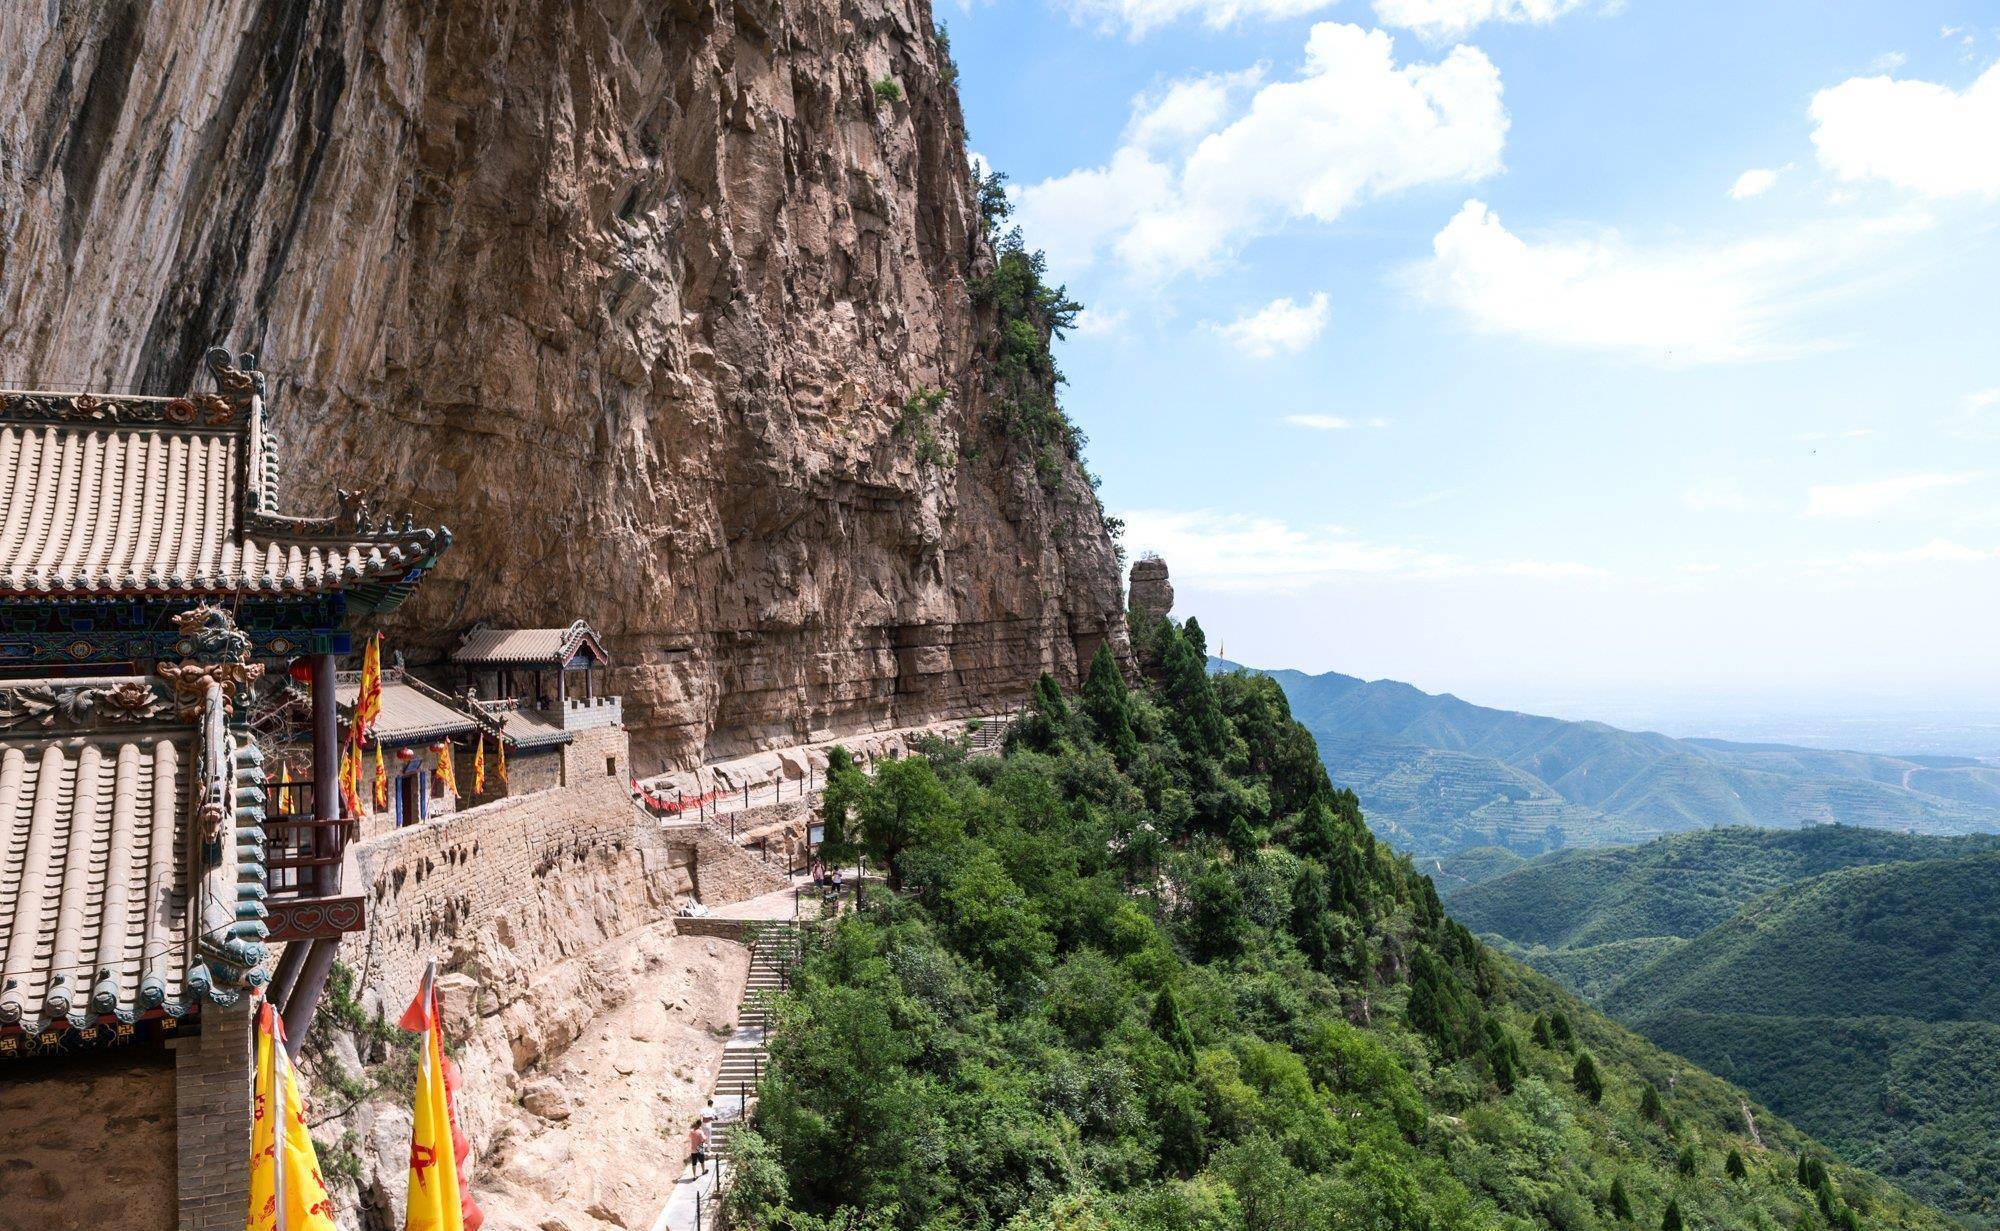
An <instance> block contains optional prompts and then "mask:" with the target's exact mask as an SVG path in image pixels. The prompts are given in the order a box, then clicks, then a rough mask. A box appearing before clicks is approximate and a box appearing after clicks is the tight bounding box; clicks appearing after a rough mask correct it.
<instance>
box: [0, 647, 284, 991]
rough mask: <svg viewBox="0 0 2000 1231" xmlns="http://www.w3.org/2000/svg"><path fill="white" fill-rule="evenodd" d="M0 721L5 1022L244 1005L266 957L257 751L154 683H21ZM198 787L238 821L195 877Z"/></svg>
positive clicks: (12, 685) (4, 693) (220, 713)
mask: <svg viewBox="0 0 2000 1231" xmlns="http://www.w3.org/2000/svg"><path fill="white" fill-rule="evenodd" d="M0 723H4V728H5V729H4V731H0V1028H5V1027H11V1026H20V1027H22V1028H25V1029H30V1030H36V1029H40V1028H42V1026H43V1025H45V1024H47V1023H50V1022H56V1021H61V1020H67V1021H68V1022H70V1023H72V1024H76V1025H81V1024H84V1023H86V1022H88V1021H90V1020H92V1019H95V1018H99V1017H103V1016H107V1015H115V1016H117V1017H119V1018H121V1019H123V1020H126V1021H130V1020H132V1019H134V1018H135V1017H137V1016H138V1015H139V1014H141V1013H144V1012H146V1011H148V1010H151V1009H161V1010H163V1011H165V1012H167V1013H170V1014H174V1015H179V1014H182V1013H185V1012H186V1011H187V1010H188V1007H189V1006H190V1004H191V1003H192V1002H194V1001H195V1000H197V999H199V998H200V997H201V996H203V995H204V994H205V995H206V996H207V997H208V998H210V999H215V1000H219V1001H222V1002H225V1003H227V1002H230V1001H232V1000H233V999H234V998H235V996H236V995H237V994H238V993H236V992H233V991H230V990H228V988H230V987H233V986H240V985H241V983H242V981H243V978H244V976H245V974H246V973H248V972H249V971H251V970H254V968H255V967H256V966H257V965H258V963H260V962H261V961H262V960H263V956H264V949H263V945H262V940H263V937H264V935H265V931H264V927H263V924H262V919H263V916H264V906H263V897H264V887H263V841H264V833H263V830H262V829H261V828H260V827H259V826H260V824H261V821H262V818H263V812H262V800H263V791H262V781H263V775H262V769H261V767H260V764H261V759H260V757H259V755H258V752H257V749H256V744H255V741H254V740H252V739H250V738H249V737H248V736H247V734H246V735H243V736H241V737H240V738H239V737H238V736H235V735H232V734H231V733H230V731H229V729H228V727H227V725H226V721H225V717H224V710H223V709H222V706H221V703H220V701H219V699H218V700H216V701H215V702H214V703H213V704H211V705H209V706H208V708H207V709H205V710H203V711H202V712H201V713H200V714H199V716H198V717H195V716H190V715H186V714H176V713H175V712H174V707H173V706H172V705H171V704H169V703H168V702H167V700H166V696H165V693H164V690H163V689H161V688H160V687H159V686H158V685H157V684H156V683H154V682H152V681H147V680H141V679H131V680H122V679H121V680H31V681H21V682H13V681H10V682H8V683H7V684H6V685H5V686H4V687H0ZM197 723H198V724H199V725H195V724H197ZM204 766H208V767H209V768H208V769H204V768H203V767H204ZM197 787H199V789H200V790H201V791H202V792H203V793H204V798H205V799H213V800H215V801H231V802H230V804H229V805H228V806H231V807H233V809H234V820H233V822H231V823H230V824H229V825H227V826H226V827H225V828H224V830H223V831H222V833H221V834H219V835H218V836H220V837H223V838H224V842H223V846H222V847H221V848H220V849H216V850H214V851H213V853H204V854H203V856H202V858H203V859H204V861H205V862H204V864H203V867H202V868H201V869H199V870H191V868H190V861H191V859H193V858H194V855H195V852H196V851H197V850H203V851H204V852H207V851H208V850H209V849H210V848H208V847H206V846H205V845H199V844H197V843H196V842H195V841H193V837H194V835H191V834H190V833H189V832H187V826H188V824H189V823H190V822H189V819H188V817H187V816H186V814H185V809H184V808H183V806H182V805H183V803H184V801H186V800H187V799H189V798H190V797H191V796H193V795H194V794H195V791H196V789H197Z"/></svg>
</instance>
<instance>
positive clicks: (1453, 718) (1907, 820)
mask: <svg viewBox="0 0 2000 1231" xmlns="http://www.w3.org/2000/svg"><path fill="white" fill-rule="evenodd" d="M1214 665H1215V667H1216V668H1217V669H1222V670H1234V669H1237V668H1236V664H1233V663H1227V662H1224V661H1222V660H1220V659H1217V660H1214ZM1268 674H1269V675H1270V676H1271V677H1272V678H1273V679H1275V680H1277V681H1278V683H1279V684H1280V685H1281V686H1282V687H1283V688H1284V690H1285V695H1286V696H1287V697H1288V698H1289V699H1290V700H1291V703H1292V710H1293V712H1294V713H1295V714H1296V715H1297V716H1298V720H1299V721H1300V722H1301V723H1303V724H1304V725H1305V727H1306V729H1307V730H1309V731H1311V732H1312V733H1313V737H1314V738H1315V739H1316V740H1317V741H1318V742H1319V748H1320V753H1321V755H1322V756H1323V757H1324V758H1325V759H1326V764H1327V768H1328V770H1329V771H1331V772H1332V774H1333V777H1334V779H1335V780H1336V781H1339V782H1341V783H1344V784H1346V785H1347V786H1349V787H1351V788H1352V789H1353V790H1354V791H1355V792H1356V793H1357V794H1358V795H1359V796H1360V799H1361V803H1362V806H1363V807H1365V808H1366V809H1367V810H1368V815H1369V817H1370V820H1371V823H1372V824H1373V825H1374V827H1375V829H1376V831H1377V832H1378V833H1380V834H1381V835H1382V836H1383V837H1384V838H1386V839H1387V840H1388V841H1389V842H1391V843H1392V844H1393V845H1395V846H1396V847H1398V848H1399V849H1402V850H1407V851H1410V852H1412V853H1414V854H1417V855H1419V856H1423V855H1449V854H1452V853H1454V852H1456V851H1460V850H1463V849H1465V848H1467V847H1478V846H1502V847H1506V848H1508V849H1510V850H1513V851H1515V852H1517V853H1519V854H1524V855H1536V854H1541V853H1543V852H1545V851H1550V850H1558V849H1561V848H1563V847H1566V846H1599V845H1605V844H1609V843H1621V842H1642V841H1645V840H1647V839H1650V838H1654V837H1658V836H1660V835H1662V834H1667V833H1676V832H1680V831H1683V830H1688V829H1700V828H1707V827H1709V826H1714V825H1758V826H1766V827H1774V828H1782V829H1797V828H1799V827H1801V826H1804V825H1817V824H1825V823H1828V822H1840V823H1844V824H1850V825H1867V826H1872V827H1877V828H1886V829H1899V830H1901V829H1907V830H1912V831H1915V832H1921V833H1971V832H1980V831H1984V832H1993V831H2000V768H1996V767H1993V766H1989V765H1986V764H1984V763H1983V762H1980V761H1976V760H1972V759H1970V758H1958V757H1890V756H1875V755H1870V754H1866V753H1854V752H1831V751H1823V750H1819V749H1813V748H1794V747H1790V746H1787V745H1782V744H1738V743H1728V742H1725V741H1721V740H1685V739H1673V738H1670V737H1668V736H1665V735H1659V734H1655V733H1652V732H1642V731H1623V730H1620V729H1618V728H1616V727H1611V726H1606V725H1605V724H1603V723H1599V722H1569V721H1565V720H1563V719H1560V718H1547V717H1541V716H1537V715H1534V714H1521V713H1516V712H1513V711H1510V710H1496V709H1489V708H1487V707H1485V706H1480V705H1473V704H1470V703H1469V702H1466V701H1461V700H1460V699H1458V698H1457V697H1454V696H1450V695H1448V694H1447V695H1433V694H1430V693H1426V692H1421V691H1419V690H1418V689H1415V688H1412V687H1411V686H1409V685H1408V684H1399V683H1397V682H1395V681H1393V680H1374V681H1365V680H1359V679H1356V678H1354V677H1353V676H1347V675H1339V674H1336V673H1331V672H1329V673H1327V674H1325V675H1305V674H1303V673H1301V672H1297V671H1272V672H1269V673H1268Z"/></svg>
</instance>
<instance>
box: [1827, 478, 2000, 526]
mask: <svg viewBox="0 0 2000 1231" xmlns="http://www.w3.org/2000/svg"><path fill="white" fill-rule="evenodd" d="M1984 477H1985V476H1984V475H1982V474H1978V473H1972V472H1960V473H1955V474H1944V473H1932V474H1901V475H1894V476H1892V477H1890V478H1886V479H1870V480H1867V481H1866V482H1861V483H1823V484H1818V485H1816V486H1814V487H1812V488H1809V489H1808V490H1807V491H1806V509H1805V515H1806V516H1807V517H1874V516H1876V515H1877V514H1880V513H1886V512H1888V511H1890V510H1891V509H1894V508H1896V507H1897V506H1899V505H1903V504H1907V503H1909V502H1910V501H1911V500H1914V499H1915V498H1917V497H1918V496H1921V495H1924V494H1925V493H1927V492H1935V491H1941V490H1944V489H1947V488H1953V487H1963V486H1965V485H1966V484H1968V483H1975V482H1978V481H1979V480H1980V479H1982V478H1984Z"/></svg>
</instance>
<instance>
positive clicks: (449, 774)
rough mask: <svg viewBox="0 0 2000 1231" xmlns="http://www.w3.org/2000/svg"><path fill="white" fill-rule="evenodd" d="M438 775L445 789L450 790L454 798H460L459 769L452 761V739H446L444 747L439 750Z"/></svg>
mask: <svg viewBox="0 0 2000 1231" xmlns="http://www.w3.org/2000/svg"><path fill="white" fill-rule="evenodd" d="M437 776H438V782H440V783H441V784H443V786H444V789H445V790H447V791H450V792H451V797H452V798H453V799H457V798H458V770H457V768H456V767H455V766H454V765H453V764H452V761H451V741H450V740H445V741H444V747H443V748H442V749H440V750H439V752H438V763H437Z"/></svg>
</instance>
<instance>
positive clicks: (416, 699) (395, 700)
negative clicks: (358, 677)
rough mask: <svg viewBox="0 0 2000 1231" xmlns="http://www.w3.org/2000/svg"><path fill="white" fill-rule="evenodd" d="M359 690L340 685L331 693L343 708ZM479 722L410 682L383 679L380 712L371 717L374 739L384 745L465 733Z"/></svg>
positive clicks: (350, 702)
mask: <svg viewBox="0 0 2000 1231" xmlns="http://www.w3.org/2000/svg"><path fill="white" fill-rule="evenodd" d="M360 691H361V686H360V685H359V684H358V683H357V684H341V685H339V686H338V687H337V688H336V689H335V694H334V695H335V696H336V697H337V698H338V699H339V703H340V705H341V707H342V708H343V709H346V708H350V707H352V706H353V704H354V698H355V695H356V694H357V693H359V692H360ZM478 726H479V724H478V723H476V722H474V721H473V720H472V716H471V715H469V714H467V713H465V712H464V711H463V710H460V709H456V708H454V707H453V706H450V705H446V704H445V703H444V702H442V701H439V700H436V699H435V698H433V697H430V696H427V695H426V694H425V693H423V692H422V691H420V690H418V689H417V688H416V687H414V686H413V685H410V684H401V683H394V682H384V683H383V685H382V713H381V716H380V717H378V718H377V719H376V720H375V733H374V734H375V738H376V739H379V740H381V741H382V742H383V743H385V744H412V743H417V742H419V741H422V740H432V739H443V738H445V737H446V736H448V735H469V734H471V733H472V732H473V731H474V730H476V729H478Z"/></svg>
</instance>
